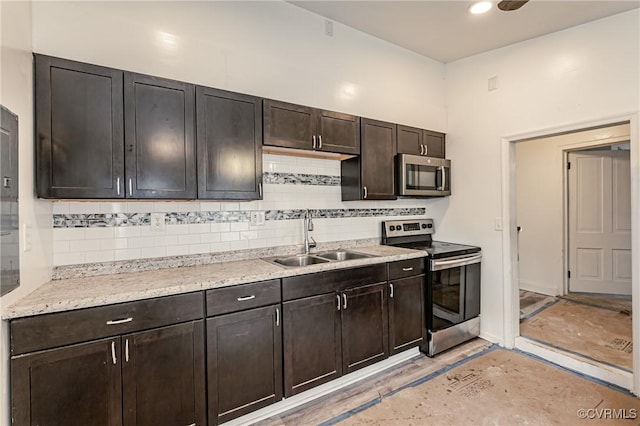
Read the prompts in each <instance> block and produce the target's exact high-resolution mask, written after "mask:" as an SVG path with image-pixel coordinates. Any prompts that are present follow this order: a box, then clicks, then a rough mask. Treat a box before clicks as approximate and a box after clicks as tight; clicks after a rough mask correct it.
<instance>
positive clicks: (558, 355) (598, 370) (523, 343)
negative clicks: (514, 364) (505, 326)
mask: <svg viewBox="0 0 640 426" xmlns="http://www.w3.org/2000/svg"><path fill="white" fill-rule="evenodd" d="M516 349H520V350H521V351H523V352H526V353H529V354H532V355H536V356H539V357H540V358H542V359H544V360H546V361H549V362H552V363H554V364H558V365H559V366H561V367H564V368H567V369H569V370H573V371H576V372H578V373H579V374H585V375H587V376H591V377H593V378H595V379H598V380H602V381H604V382H607V383H611V384H614V385H616V386H618V387H621V388H623V389H628V390H629V391H632V390H633V374H632V373H631V372H628V371H624V370H620V369H618V368H615V367H613V366H610V365H606V364H601V363H598V362H596V361H592V360H590V359H587V358H583V357H580V356H578V355H575V354H571V353H568V352H565V351H563V350H562V349H557V348H552V347H550V346H547V345H545V344H543V343H539V342H536V341H533V340H530V339H527V338H526V337H516Z"/></svg>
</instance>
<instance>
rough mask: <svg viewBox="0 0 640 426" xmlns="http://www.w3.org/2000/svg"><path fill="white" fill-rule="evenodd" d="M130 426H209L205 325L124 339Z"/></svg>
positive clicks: (125, 393)
mask: <svg viewBox="0 0 640 426" xmlns="http://www.w3.org/2000/svg"><path fill="white" fill-rule="evenodd" d="M121 344H122V345H123V355H122V382H123V383H122V385H123V387H122V389H123V401H124V424H125V426H129V425H131V426H133V425H137V426H153V425H163V424H165V425H185V426H187V425H204V424H205V418H206V409H205V404H206V401H205V365H204V321H203V320H200V321H193V322H190V323H185V324H179V325H173V326H170V327H164V328H160V329H156V330H150V331H142V332H139V333H134V334H130V335H126V336H123V337H122V343H121Z"/></svg>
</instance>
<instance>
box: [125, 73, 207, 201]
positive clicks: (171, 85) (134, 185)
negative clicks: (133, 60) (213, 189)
mask: <svg viewBox="0 0 640 426" xmlns="http://www.w3.org/2000/svg"><path fill="white" fill-rule="evenodd" d="M124 99H125V145H126V147H125V151H126V152H125V158H126V172H127V176H126V177H127V182H126V184H127V188H126V189H127V196H128V197H131V198H171V199H193V198H196V159H195V137H194V133H195V130H194V129H195V115H194V109H195V100H194V87H193V85H191V84H187V83H182V82H179V81H172V80H165V79H161V78H157V77H151V76H146V75H140V74H133V73H125V84H124Z"/></svg>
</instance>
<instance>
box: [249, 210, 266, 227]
mask: <svg viewBox="0 0 640 426" xmlns="http://www.w3.org/2000/svg"><path fill="white" fill-rule="evenodd" d="M249 224H250V225H254V226H255V225H264V212H263V211H253V212H251V215H250V219H249Z"/></svg>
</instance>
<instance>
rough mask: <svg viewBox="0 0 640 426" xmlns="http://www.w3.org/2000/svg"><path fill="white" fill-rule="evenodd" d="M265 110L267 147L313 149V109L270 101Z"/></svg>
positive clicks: (265, 141) (266, 102)
mask: <svg viewBox="0 0 640 426" xmlns="http://www.w3.org/2000/svg"><path fill="white" fill-rule="evenodd" d="M263 108H264V113H263V115H264V141H263V143H264V144H265V145H273V146H281V147H285V148H298V149H312V139H313V135H315V133H314V131H315V129H314V127H315V123H314V110H313V108H309V107H305V106H301V105H295V104H289V103H286V102H278V101H272V100H268V99H265V100H264V103H263Z"/></svg>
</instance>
